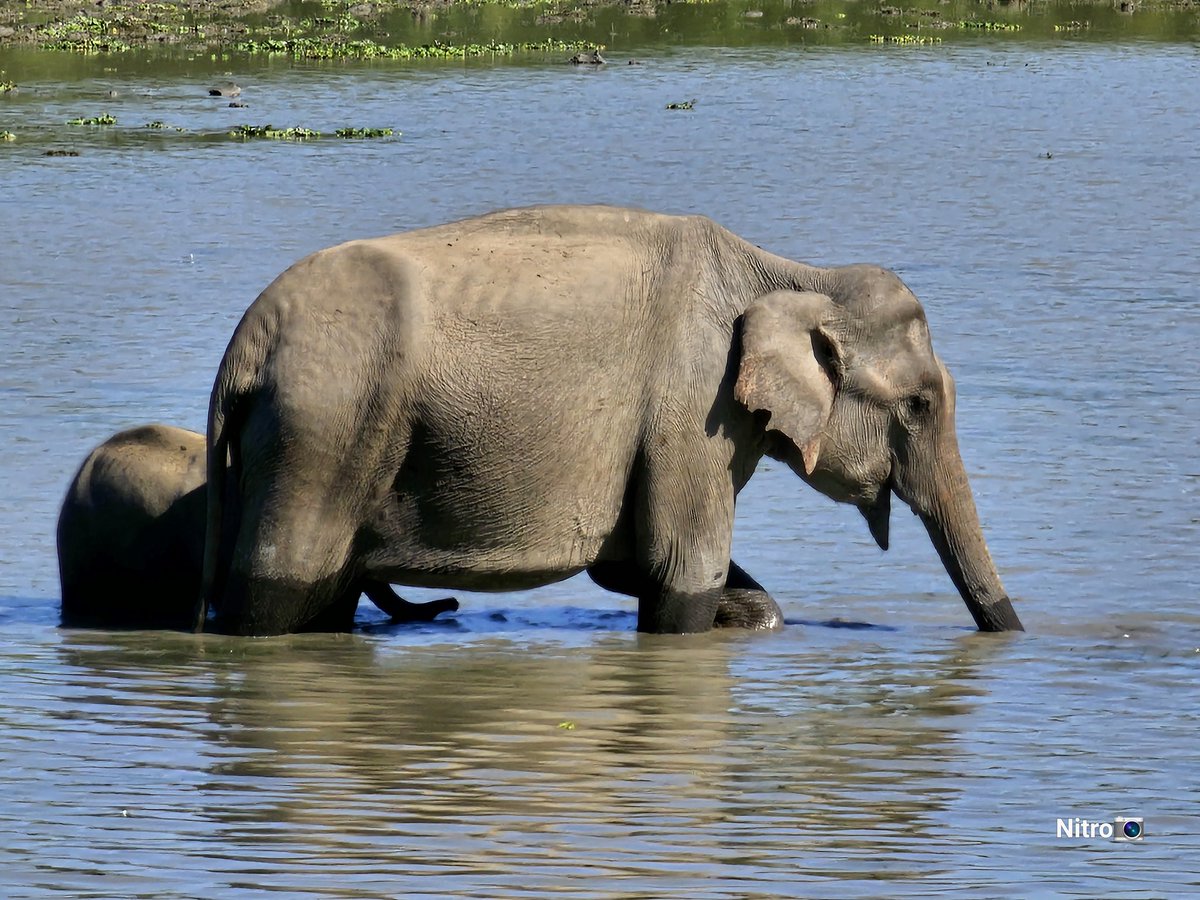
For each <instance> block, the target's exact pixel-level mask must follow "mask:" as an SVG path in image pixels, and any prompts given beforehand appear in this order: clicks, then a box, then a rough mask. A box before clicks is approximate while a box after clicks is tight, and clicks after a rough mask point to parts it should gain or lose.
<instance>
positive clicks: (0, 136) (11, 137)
mask: <svg viewBox="0 0 1200 900" xmlns="http://www.w3.org/2000/svg"><path fill="white" fill-rule="evenodd" d="M16 139H17V136H16V135H15V134H13V133H12V132H11V131H0V141H3V142H5V143H8V142H9V141H15V140H16Z"/></svg>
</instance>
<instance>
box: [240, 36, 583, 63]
mask: <svg viewBox="0 0 1200 900" xmlns="http://www.w3.org/2000/svg"><path fill="white" fill-rule="evenodd" d="M236 49H238V50H240V51H241V52H243V53H256V54H260V53H261V54H269V55H276V56H290V57H292V58H293V59H363V60H369V59H392V60H409V59H472V58H477V57H484V56H515V55H516V54H518V53H565V52H573V51H577V50H591V49H597V45H596V44H593V43H591V42H589V41H559V40H545V41H519V42H516V43H505V42H500V41H489V42H488V43H486V44H447V43H444V42H442V41H434V42H433V43H432V44H420V45H410V44H397V45H395V46H391V47H389V46H385V45H383V44H379V43H376V42H375V41H372V40H353V41H347V40H330V39H327V38H276V39H266V40H250V41H241V42H239V43H238V44H237V45H236ZM598 49H603V48H602V47H601V48H598Z"/></svg>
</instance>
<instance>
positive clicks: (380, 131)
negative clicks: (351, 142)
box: [334, 128, 394, 138]
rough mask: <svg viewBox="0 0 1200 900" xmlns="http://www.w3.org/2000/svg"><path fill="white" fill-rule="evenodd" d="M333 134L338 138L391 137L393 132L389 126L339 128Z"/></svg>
mask: <svg viewBox="0 0 1200 900" xmlns="http://www.w3.org/2000/svg"><path fill="white" fill-rule="evenodd" d="M334 134H335V135H337V136H338V137H340V138H381V137H391V136H392V134H394V132H393V131H392V129H390V128H339V129H337V130H336V131H335V132H334Z"/></svg>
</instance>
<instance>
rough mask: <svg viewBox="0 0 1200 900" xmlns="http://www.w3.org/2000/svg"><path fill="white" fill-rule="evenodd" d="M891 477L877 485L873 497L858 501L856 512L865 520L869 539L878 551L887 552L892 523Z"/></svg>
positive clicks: (892, 488)
mask: <svg viewBox="0 0 1200 900" xmlns="http://www.w3.org/2000/svg"><path fill="white" fill-rule="evenodd" d="M893 490H894V487H893V485H892V476H891V474H889V475H888V477H887V479H886V480H885V481H884V482H883V484H881V485H879V487H878V489H877V490H876V492H875V496H874V497H873V498H871V499H868V500H862V501H859V503H858V504H857V505H858V511H859V512H860V513H862V516H863V518H864V519H866V520H867V529H868V530H869V531H870V532H871V537H873V538H874V539H875V543H876V544H878V545H879V549H880V550H887V548H888V537H889V534H890V529H891V521H892V492H893Z"/></svg>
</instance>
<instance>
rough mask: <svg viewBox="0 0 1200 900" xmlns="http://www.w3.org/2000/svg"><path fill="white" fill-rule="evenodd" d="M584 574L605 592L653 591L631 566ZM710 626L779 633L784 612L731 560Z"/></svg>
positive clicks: (598, 567) (603, 566) (600, 567)
mask: <svg viewBox="0 0 1200 900" xmlns="http://www.w3.org/2000/svg"><path fill="white" fill-rule="evenodd" d="M587 571H588V575H589V576H590V577H591V579H592V581H594V582H596V584H598V585H599V586H600V587H602V588H604V589H605V590H606V591H613V592H614V593H617V594H624V595H626V596H628V597H638V598H641V597H642V596H645V595H650V594H651V593H652V591H653V586H652V585H651V584H650V583H649V581H648V579H646V578H645V577H644V576H643V575H641V574H640V572H639V570H638V567H637V566H635V565H634V564H633V563H617V562H599V563H596V564H595V565H593V566H591V567H590V568H589V569H588V570H587ZM639 613H640V604H639ZM640 627H641V625H640V617H639V628H640ZM710 627H714V628H747V629H752V630H757V631H772V630H778V629H780V628H782V627H783V610H781V609H780V608H779V604H778V603H776V602H775V599H774V598H773V597H772V596H771V595H770V594H768V593H767V592H766V590H765V589H764V588H763V586H762V585H760V584H759V583H758V582H757V581H755V580H754V579H753V578H751V577H750V576H749V575H748V574H747V573H746V571H745V570H744V569H743V568H742V567H741V566H739V565H738V564H737V563H736V562H733V561H732V560H730V562H729V568H728V572H727V574H726V577H725V585H724V587H723V588H722V590H721V593H720V596H719V597H718V599H717V607H716V612H715V614H714V616H713V621H712V623H711V625H710ZM643 630H645V629H643ZM701 630H707V628H705V629H701Z"/></svg>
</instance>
